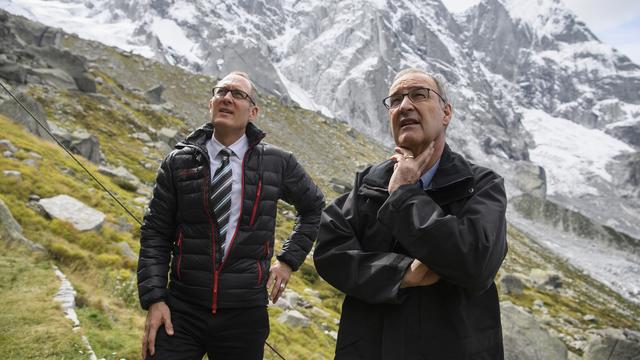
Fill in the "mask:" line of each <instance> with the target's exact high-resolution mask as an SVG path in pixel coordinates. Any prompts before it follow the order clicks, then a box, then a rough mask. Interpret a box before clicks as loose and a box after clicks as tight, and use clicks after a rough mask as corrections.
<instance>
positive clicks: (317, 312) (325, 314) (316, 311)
mask: <svg viewBox="0 0 640 360" xmlns="http://www.w3.org/2000/svg"><path fill="white" fill-rule="evenodd" d="M311 312H312V313H314V314H315V315H318V316H322V317H329V313H328V312H326V311H324V310H322V309H320V308H319V307H314V308H313V309H311Z"/></svg>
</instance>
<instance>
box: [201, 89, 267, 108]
mask: <svg viewBox="0 0 640 360" xmlns="http://www.w3.org/2000/svg"><path fill="white" fill-rule="evenodd" d="M229 92H230V93H231V96H232V97H233V98H234V99H237V100H247V99H248V100H249V101H251V104H253V105H254V106H255V105H256V102H255V101H253V99H252V98H251V96H249V94H247V93H246V92H244V91H242V90H238V89H227V88H226V87H217V86H216V87H214V88H213V89H211V93H212V94H213V96H216V97H221V98H222V97H225V96H227V93H229Z"/></svg>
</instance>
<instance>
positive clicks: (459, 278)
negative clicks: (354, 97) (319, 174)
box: [314, 69, 507, 360]
mask: <svg viewBox="0 0 640 360" xmlns="http://www.w3.org/2000/svg"><path fill="white" fill-rule="evenodd" d="M383 103H384V105H385V106H386V107H387V109H388V110H389V120H390V122H391V130H392V133H393V138H394V141H395V143H396V145H397V147H396V149H395V154H394V155H393V156H391V158H390V159H389V160H387V161H385V162H382V163H380V164H378V165H374V166H371V167H369V168H367V169H366V170H364V171H363V172H361V173H359V174H358V175H357V176H356V181H355V186H354V188H353V190H352V191H351V192H350V193H348V194H344V195H342V196H340V197H338V198H337V199H336V200H335V201H334V202H333V204H331V205H330V206H329V207H328V208H327V209H325V211H324V213H323V216H322V220H321V223H320V234H319V235H318V243H317V246H316V249H315V251H314V261H315V265H316V268H317V270H318V273H319V274H320V275H321V276H322V277H323V278H324V279H325V280H326V281H328V282H329V283H330V284H331V285H333V286H334V287H336V288H337V289H339V290H341V291H342V292H344V293H345V294H346V298H345V300H344V303H343V306H342V317H341V319H340V330H339V332H338V342H337V346H336V356H335V358H336V359H367V360H372V359H390V360H391V359H394V360H395V359H435V360H458V359H459V360H463V359H468V360H481V359H482V360H485V359H486V360H500V359H503V358H504V355H503V348H502V331H501V325H500V308H499V302H498V294H497V292H496V286H495V283H494V277H495V275H496V273H497V271H498V268H499V267H500V265H501V264H502V260H503V259H504V257H505V255H506V252H507V244H506V220H505V211H506V195H505V191H504V185H503V179H502V178H501V177H500V176H499V175H497V174H496V173H494V172H493V171H491V170H489V169H487V168H484V167H481V166H477V165H475V164H472V163H470V162H468V161H467V160H465V159H464V158H463V157H462V156H461V155H459V154H457V153H455V152H453V151H451V149H450V148H449V147H448V145H447V144H446V143H445V134H446V129H447V126H448V125H449V122H450V121H451V116H452V107H451V104H450V103H449V102H448V101H447V95H446V91H445V88H444V83H443V80H442V78H441V77H440V76H438V75H432V74H428V73H425V72H423V71H421V70H418V69H408V70H404V71H402V72H400V73H399V74H398V75H397V76H396V78H395V79H394V81H393V84H392V86H391V88H390V90H389V96H388V97H387V98H385V99H384V100H383Z"/></svg>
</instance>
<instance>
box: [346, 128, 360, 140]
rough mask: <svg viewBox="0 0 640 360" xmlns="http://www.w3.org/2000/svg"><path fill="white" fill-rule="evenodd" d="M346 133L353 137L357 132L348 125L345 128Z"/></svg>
mask: <svg viewBox="0 0 640 360" xmlns="http://www.w3.org/2000/svg"><path fill="white" fill-rule="evenodd" d="M347 135H348V136H350V137H352V138H354V139H355V138H356V136H357V135H358V132H357V131H356V129H354V128H352V127H350V128H348V129H347Z"/></svg>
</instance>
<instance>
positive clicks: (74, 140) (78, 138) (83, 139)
mask: <svg viewBox="0 0 640 360" xmlns="http://www.w3.org/2000/svg"><path fill="white" fill-rule="evenodd" d="M69 147H70V148H71V150H72V151H73V152H75V153H77V154H80V155H81V156H83V157H84V158H86V159H87V160H89V161H91V162H92V163H94V164H100V162H101V161H102V153H101V152H100V142H99V141H98V138H97V137H95V136H94V135H92V134H90V133H89V132H87V131H86V130H76V131H74V132H73V134H71V144H70V146H69Z"/></svg>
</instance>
